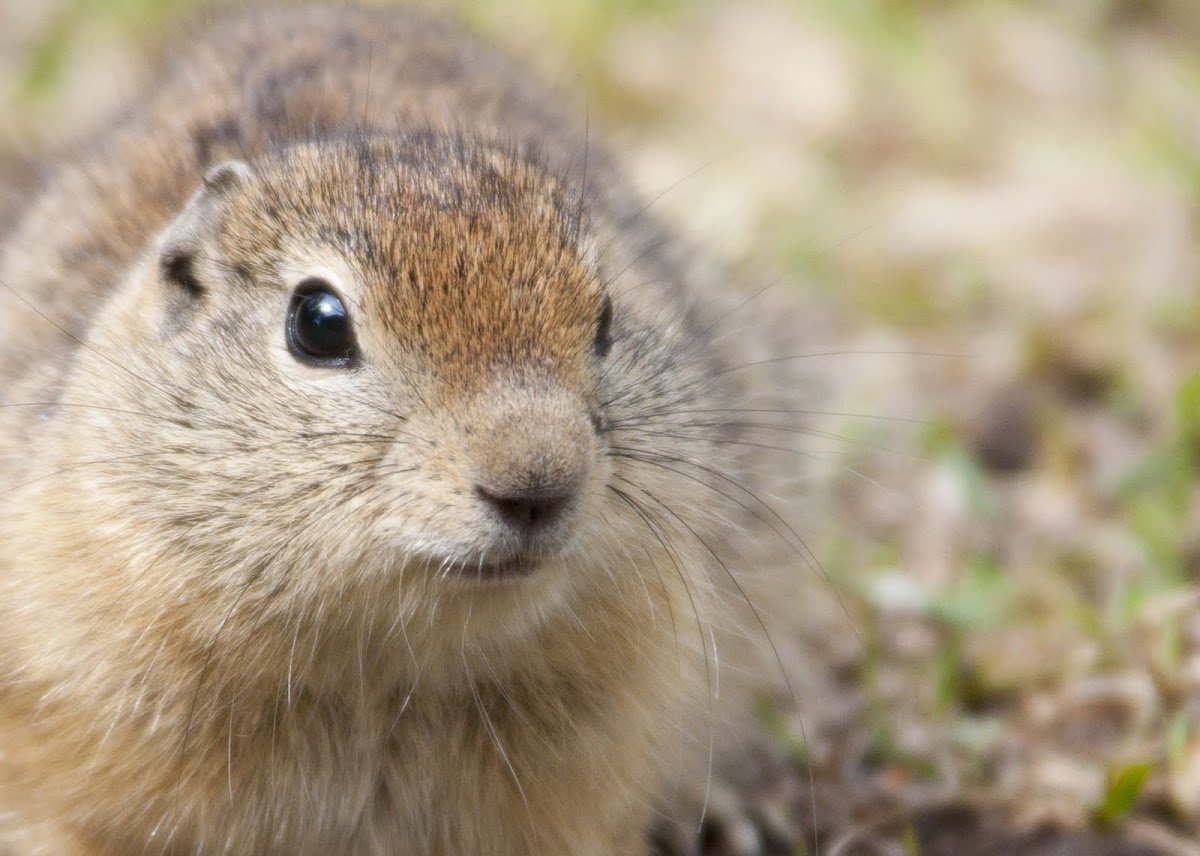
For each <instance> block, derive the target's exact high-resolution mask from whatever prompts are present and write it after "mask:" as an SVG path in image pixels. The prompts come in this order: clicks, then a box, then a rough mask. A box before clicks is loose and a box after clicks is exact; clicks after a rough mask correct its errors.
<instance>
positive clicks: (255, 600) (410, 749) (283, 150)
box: [0, 9, 802, 856]
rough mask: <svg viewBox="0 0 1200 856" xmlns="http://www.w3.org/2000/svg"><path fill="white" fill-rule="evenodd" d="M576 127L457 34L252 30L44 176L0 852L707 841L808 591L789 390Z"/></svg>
mask: <svg viewBox="0 0 1200 856" xmlns="http://www.w3.org/2000/svg"><path fill="white" fill-rule="evenodd" d="M584 125H585V123H584V121H583V110H582V109H569V108H566V107H563V106H561V102H560V101H559V100H557V99H555V98H553V97H548V96H547V94H546V93H545V92H544V91H543V90H542V88H541V87H540V86H538V85H537V84H535V83H533V82H531V81H530V79H529V78H528V76H527V75H526V74H524V73H523V72H522V71H521V70H520V69H519V68H518V67H517V66H515V65H514V64H513V63H511V62H510V61H508V60H506V59H504V58H502V57H500V56H498V55H496V54H493V53H491V52H489V51H488V50H485V49H484V48H482V47H481V46H480V45H479V44H477V43H476V42H475V41H474V40H473V39H471V38H470V37H468V36H465V35H463V34H462V33H461V32H459V31H458V30H457V29H456V28H455V27H453V26H451V25H448V24H446V23H443V22H441V21H438V20H434V19H430V18H426V17H424V16H423V15H417V14H410V13H402V12H395V11H388V12H384V11H352V10H348V9H336V10H334V9H330V10H319V9H312V10H303V11H299V10H291V11H279V10H276V11H266V12H259V13H255V14H250V15H242V16H238V17H235V18H232V19H229V20H226V21H225V22H223V23H218V24H216V25H215V26H212V27H209V28H207V29H205V30H204V31H203V32H199V33H196V34H194V35H193V37H192V38H191V39H189V40H187V45H186V47H183V48H179V49H177V50H175V51H173V52H171V53H170V60H169V62H168V63H167V65H166V68H165V69H164V71H163V73H162V75H161V76H160V77H159V79H158V80H157V81H156V83H155V84H154V86H153V87H152V88H151V89H150V90H149V91H148V92H147V93H146V94H145V95H144V96H143V97H142V98H141V99H140V100H138V101H136V102H135V103H134V104H133V105H132V107H131V108H130V109H129V110H128V112H127V113H126V114H125V115H124V117H123V118H122V119H121V120H120V121H119V122H117V123H115V124H114V125H113V126H112V127H110V128H109V129H108V130H106V131H105V132H103V133H101V134H100V135H98V136H97V137H96V138H95V139H94V140H93V141H92V142H91V144H90V145H89V146H88V147H87V148H85V149H84V150H83V151H82V154H79V155H78V156H76V157H74V158H73V159H69V160H67V161H65V162H62V163H59V164H57V165H53V166H52V167H51V168H50V170H49V172H48V179H47V181H46V183H45V185H44V187H43V188H42V189H41V190H40V192H38V193H37V194H36V195H35V196H34V197H33V198H31V199H30V200H29V202H28V205H27V207H26V209H25V211H24V213H23V215H22V217H21V218H20V220H19V222H18V223H17V224H16V225H15V226H14V227H13V228H12V229H11V230H10V231H9V232H8V233H7V234H6V235H5V236H4V237H3V239H2V242H0V251H2V255H0V283H2V284H3V288H0V305H2V306H3V312H0V403H2V404H3V405H4V406H3V407H2V408H0V420H3V424H2V425H0V474H2V478H3V484H0V503H2V508H0V544H2V545H3V549H2V550H0V850H3V849H4V848H5V847H7V848H8V850H9V851H11V852H12V853H14V854H33V853H38V854H133V853H172V854H173V853H181V854H182V853H200V854H204V853H247V854H250V853H253V854H266V853H276V854H331V853H347V854H360V853H361V854H400V853H406V854H407V853H412V854H443V856H457V855H458V854H489V856H503V854H514V856H515V854H531V853H535V854H562V853H571V854H579V856H586V855H587V854H596V856H601V854H604V855H605V856H607V854H635V853H645V852H647V850H648V846H649V845H648V844H647V829H648V828H649V827H650V826H651V825H652V823H653V818H654V817H655V808H656V806H658V807H672V806H674V807H680V806H690V807H692V809H694V808H695V806H696V805H697V803H698V799H697V795H698V794H702V793H703V791H704V790H705V789H706V788H707V787H708V786H709V782H710V777H709V770H710V769H717V770H718V772H719V766H720V763H721V755H722V752H723V749H722V744H721V741H720V731H721V729H722V728H723V727H724V726H725V724H726V723H727V722H728V721H729V720H731V719H736V717H737V715H738V710H735V708H737V709H740V708H742V707H745V705H746V699H747V698H748V696H747V695H746V694H745V693H743V692H742V691H741V688H740V687H739V688H734V687H733V686H732V684H731V682H736V681H738V680H740V679H747V680H748V679H750V678H751V677H752V676H753V669H752V668H750V666H749V665H748V663H749V660H748V659H745V658H742V657H741V655H740V654H735V653H732V652H734V651H736V650H737V649H738V648H739V647H744V648H746V649H748V650H754V651H759V650H761V649H763V647H764V645H763V639H764V638H765V637H766V636H767V633H768V631H767V627H766V624H767V623H768V622H769V621H770V620H771V619H770V613H771V611H772V610H773V609H774V610H783V611H786V609H787V608H788V604H787V602H786V599H785V598H786V595H785V594H783V593H782V592H783V591H784V590H783V589H782V588H780V585H781V583H780V581H781V580H786V579H788V578H790V577H792V576H794V575H798V574H800V573H802V570H801V565H802V562H801V559H800V558H799V553H798V552H797V551H795V550H792V549H790V548H787V547H785V546H784V545H786V544H787V543H789V542H790V541H791V540H792V539H791V537H790V535H788V533H787V530H786V527H787V524H786V523H784V521H783V520H782V519H781V518H776V517H775V516H774V515H775V512H774V511H771V510H768V509H767V508H766V506H764V505H763V504H762V503H761V501H760V497H761V496H762V495H763V494H764V492H765V491H766V490H767V489H768V486H767V484H766V482H765V480H764V479H765V475H764V474H765V472H766V471H767V469H768V467H767V466H765V464H764V460H765V458H766V456H769V455H770V454H771V452H770V451H769V450H767V448H766V447H767V446H768V445H770V444H767V443H752V442H746V441H744V435H743V432H744V420H745V418H746V417H745V415H744V414H745V410H746V408H749V407H752V406H754V402H759V403H761V402H763V401H765V402H768V406H764V407H763V408H762V409H763V410H771V411H772V413H764V414H760V415H758V416H757V417H756V419H757V421H758V422H769V421H770V420H771V419H772V418H774V411H778V410H783V409H787V408H782V407H779V406H778V402H779V401H782V400H785V399H787V398H788V396H790V395H791V390H790V389H788V388H787V384H789V383H791V381H790V380H787V379H786V378H790V375H786V370H785V369H784V368H783V367H784V366H785V363H784V362H779V363H772V362H770V361H769V358H770V355H771V352H770V349H769V346H768V345H766V344H764V343H765V342H767V341H768V340H770V338H771V336H772V335H773V334H770V333H768V332H766V331H765V330H764V329H763V328H762V327H761V326H759V322H757V321H755V320H753V318H754V317H755V313H756V312H757V314H758V316H760V317H761V316H763V315H766V314H770V313H765V312H763V311H762V309H761V307H762V306H763V305H764V304H765V303H768V302H769V301H768V299H767V298H763V299H753V300H751V301H750V303H752V304H753V305H752V306H750V307H749V308H747V307H746V306H745V305H742V304H746V300H745V299H744V296H743V297H736V296H735V295H734V293H733V292H732V290H730V289H727V288H726V287H725V286H724V284H723V283H721V282H720V277H718V276H715V275H714V274H713V271H712V270H709V269H706V268H705V267H704V266H703V265H701V264H695V263H693V262H692V260H690V259H686V260H685V259H683V258H681V255H682V253H681V251H680V250H679V248H678V244H677V243H675V242H673V241H668V240H667V238H666V236H665V235H664V234H663V233H662V232H661V231H660V230H659V228H658V227H656V226H655V225H654V222H653V217H652V216H651V215H648V214H647V213H646V212H645V211H644V205H643V203H642V202H641V201H640V200H638V199H637V198H635V197H634V196H633V195H632V194H631V193H630V192H628V191H627V190H626V189H625V185H624V184H622V182H621V181H620V179H619V177H618V175H617V171H616V170H615V169H614V167H613V165H612V163H611V162H610V159H609V158H608V157H607V156H606V155H605V154H604V153H603V151H601V150H600V149H599V148H598V147H597V146H596V145H595V144H594V143H590V142H589V141H588V140H587V139H586V137H585V132H584V130H583V129H584ZM755 307H758V308H757V309H756V308H755ZM777 320H778V319H777ZM780 324H782V325H784V326H786V324H787V321H786V319H783V320H781V321H780ZM754 363H761V366H760V367H759V368H753V367H752V366H751V364H754ZM748 366H749V367H750V370H749V371H747V370H746V369H747V367H748ZM775 371H785V379H780V378H773V377H770V376H769V372H775ZM756 396H759V397H756ZM762 396H765V397H762ZM773 397H774V398H773ZM771 401H775V405H774V406H770V402H771ZM786 460H787V466H794V465H795V461H794V460H793V459H791V458H787V459H786ZM785 470H786V468H784V469H781V468H780V467H779V466H778V465H776V466H775V467H774V472H773V473H772V476H773V477H777V476H778V475H780V473H781V472H784V471H785ZM772 490H774V488H772ZM764 580H765V581H766V582H765V583H763V584H765V585H768V586H769V591H771V592H772V593H773V594H772V598H773V602H771V603H764V602H763V600H762V599H761V597H759V594H758V593H759V592H760V591H761V589H758V588H756V586H759V585H760V582H762V581H764ZM756 600H757V606H758V607H759V608H758V609H751V608H750V604H755V602H756ZM775 643H776V648H778V647H779V645H781V644H784V643H783V640H781V639H780V638H778V637H776V638H775ZM731 659H732V660H735V661H736V662H737V667H736V668H735V669H729V668H728V667H727V665H726V664H727V663H728V662H729V661H730V660H731ZM767 659H769V660H770V661H771V662H770V663H769V664H768V665H767V666H765V667H764V671H766V672H770V671H771V670H773V669H774V670H776V671H778V670H779V666H778V664H777V663H776V662H775V656H774V654H772V655H771V657H769V658H767ZM782 659H788V658H787V655H786V654H785V655H784V656H783V657H782ZM718 682H720V683H721V685H720V688H719V689H718V687H717V686H716V684H717V683H718ZM718 696H719V697H720V698H721V699H723V700H727V699H731V698H732V699H734V702H725V701H714V699H715V698H717V697H718ZM722 704H728V705H729V707H728V709H726V708H722V707H721V705H722ZM714 712H715V713H716V715H715V716H711V717H710V714H712V713H714ZM714 720H715V721H716V724H714ZM714 734H717V737H715V738H714V736H713V735H714ZM672 780H675V781H676V782H679V781H682V782H683V783H684V784H683V785H682V787H681V788H680V787H676V788H674V789H673V788H672V786H671V784H670V783H671V781H672ZM664 810H674V809H673V808H664ZM680 811H684V812H685V813H686V808H681V809H680ZM681 816H687V817H689V818H690V820H689V822H691V821H694V819H695V818H694V814H693V815H686V814H685V815H681Z"/></svg>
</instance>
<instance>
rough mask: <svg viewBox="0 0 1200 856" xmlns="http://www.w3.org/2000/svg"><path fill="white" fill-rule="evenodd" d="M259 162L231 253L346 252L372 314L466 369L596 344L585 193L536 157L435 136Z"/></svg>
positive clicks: (530, 362)
mask: <svg viewBox="0 0 1200 856" xmlns="http://www.w3.org/2000/svg"><path fill="white" fill-rule="evenodd" d="M255 172H256V177H255V180H254V181H252V182H251V183H250V185H249V186H248V187H247V188H246V189H245V192H243V193H242V194H240V196H239V198H238V199H237V200H236V201H235V203H234V205H233V206H231V209H230V211H229V214H228V216H227V218H226V222H225V227H224V229H223V243H224V244H225V248H226V252H227V253H228V254H229V255H230V256H232V258H231V261H234V263H235V264H239V263H240V264H243V265H246V266H247V267H248V268H249V269H251V270H267V271H271V270H278V269H280V267H281V266H283V265H284V264H286V263H287V262H288V261H290V260H286V259H284V257H283V256H284V254H285V253H286V252H287V248H289V247H295V246H297V245H300V246H303V245H309V246H312V247H313V248H314V250H316V249H319V250H320V252H321V253H322V254H324V253H328V252H331V251H332V252H333V253H336V254H337V255H339V256H340V257H341V258H343V259H345V261H346V262H347V266H348V267H349V268H351V269H352V270H353V271H354V272H355V275H356V277H357V278H358V279H359V281H360V287H361V289H362V293H361V305H362V309H363V311H365V313H366V314H367V315H368V316H369V321H370V323H372V324H378V325H382V327H383V329H384V330H386V332H387V334H388V335H389V336H392V335H394V336H396V337H398V338H399V340H400V341H403V342H404V343H405V344H406V345H407V346H408V347H410V348H412V347H415V348H417V349H419V350H420V351H422V352H423V353H425V354H427V355H428V356H430V357H432V358H433V359H434V362H435V364H436V365H437V366H438V367H439V369H440V370H441V371H443V372H451V373H452V374H453V375H455V380H465V379H469V377H470V376H471V375H473V374H478V372H479V370H480V368H481V367H494V364H497V363H499V364H504V365H506V366H509V367H511V366H520V367H523V368H535V367H537V366H539V364H541V365H543V366H545V367H554V368H556V369H557V370H559V371H561V370H563V369H566V368H568V367H570V366H572V365H577V364H579V363H580V362H581V360H582V358H583V357H584V356H585V355H586V352H587V351H588V349H589V348H590V346H591V341H592V339H591V337H592V332H593V328H594V325H595V320H596V315H597V311H598V307H599V305H600V301H601V299H602V295H601V287H600V284H599V277H598V275H597V272H596V270H595V268H594V265H593V263H592V261H591V253H590V250H589V247H588V243H587V237H586V230H585V229H584V226H583V224H582V222H581V219H580V215H581V207H580V204H579V196H578V191H575V192H574V193H572V192H571V191H570V190H569V189H568V187H567V186H566V185H565V184H564V183H563V182H562V181H559V180H558V179H556V178H555V177H553V176H552V175H549V174H547V173H546V172H544V171H542V170H540V169H539V168H538V167H537V166H535V165H534V164H532V163H530V162H529V161H526V160H523V159H521V158H520V157H518V156H516V155H514V154H511V153H508V152H505V151H504V150H502V149H499V148H492V147H487V146H484V145H480V144H469V143H464V142H461V141H457V140H454V139H452V138H436V137H431V138H425V139H417V140H413V141H410V142H407V143H405V142H399V143H397V142H391V141H387V142H378V143H376V142H360V143H356V144H346V145H328V144H322V145H319V146H318V145H307V146H299V147H294V148H292V149H289V150H285V151H283V152H281V153H279V154H277V155H276V156H274V157H272V158H270V159H267V160H266V161H265V162H264V163H262V164H259V165H256V167H255Z"/></svg>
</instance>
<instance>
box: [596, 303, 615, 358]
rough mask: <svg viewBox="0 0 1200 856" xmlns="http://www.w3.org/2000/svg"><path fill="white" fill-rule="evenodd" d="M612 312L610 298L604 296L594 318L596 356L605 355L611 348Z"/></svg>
mask: <svg viewBox="0 0 1200 856" xmlns="http://www.w3.org/2000/svg"><path fill="white" fill-rule="evenodd" d="M612 314H613V308H612V300H610V299H609V298H608V297H605V298H604V302H603V303H601V304H600V314H599V315H598V316H597V318H596V341H595V346H596V356H598V357H607V356H608V352H609V351H610V350H611V349H612V336H611V335H610V330H611V328H612Z"/></svg>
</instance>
